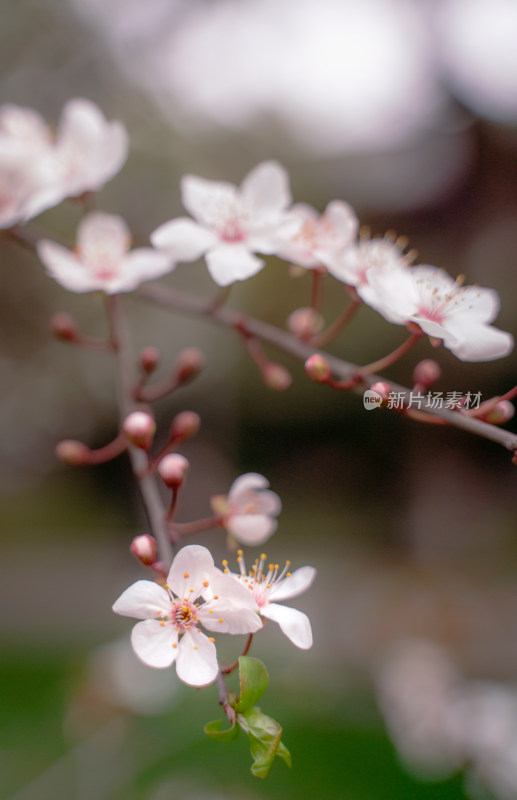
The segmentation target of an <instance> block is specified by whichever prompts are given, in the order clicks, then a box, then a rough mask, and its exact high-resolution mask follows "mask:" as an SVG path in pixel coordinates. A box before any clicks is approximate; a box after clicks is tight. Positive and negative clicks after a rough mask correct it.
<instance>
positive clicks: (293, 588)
mask: <svg viewBox="0 0 517 800" xmlns="http://www.w3.org/2000/svg"><path fill="white" fill-rule="evenodd" d="M315 577H316V569H315V568H314V567H300V568H299V569H297V570H295V571H294V572H293V574H292V575H290V576H289V577H288V578H284V580H282V581H279V582H278V583H276V584H274V586H273V588H272V589H271V591H270V592H269V593H268V599H269V600H289V599H290V598H292V597H297V596H298V595H299V594H301V593H302V592H305V591H306V590H307V589H308V588H309V587H310V586H312V583H313V581H314V578H315Z"/></svg>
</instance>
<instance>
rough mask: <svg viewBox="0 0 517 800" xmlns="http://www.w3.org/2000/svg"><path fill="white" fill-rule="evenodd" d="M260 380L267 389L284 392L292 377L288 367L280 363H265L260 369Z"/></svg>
mask: <svg viewBox="0 0 517 800" xmlns="http://www.w3.org/2000/svg"><path fill="white" fill-rule="evenodd" d="M262 380H263V381H264V383H265V385H266V386H267V387H268V388H269V389H273V391H275V392H285V390H286V389H289V387H290V385H291V383H292V382H293V378H292V375H291V373H290V372H289V370H288V369H286V368H285V367H284V366H282V364H273V363H269V364H267V365H266V366H265V367H264V369H263V370H262Z"/></svg>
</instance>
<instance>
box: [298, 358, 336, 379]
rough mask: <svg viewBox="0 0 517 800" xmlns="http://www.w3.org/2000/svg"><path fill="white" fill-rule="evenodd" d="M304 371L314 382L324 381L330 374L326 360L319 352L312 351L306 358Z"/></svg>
mask: <svg viewBox="0 0 517 800" xmlns="http://www.w3.org/2000/svg"><path fill="white" fill-rule="evenodd" d="M305 373H306V375H307V377H308V378H310V379H311V381H315V383H326V382H327V381H328V380H329V378H330V376H331V375H332V372H331V369H330V366H329V363H328V361H327V360H326V359H325V358H323V356H321V355H320V354H319V353H314V355H312V356H310V357H309V358H308V359H307V361H306V362H305Z"/></svg>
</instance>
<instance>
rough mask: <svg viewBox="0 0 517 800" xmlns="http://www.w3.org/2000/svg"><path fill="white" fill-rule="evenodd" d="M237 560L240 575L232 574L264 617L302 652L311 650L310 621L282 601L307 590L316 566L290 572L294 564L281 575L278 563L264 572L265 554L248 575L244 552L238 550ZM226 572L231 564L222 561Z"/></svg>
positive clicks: (287, 563) (301, 612)
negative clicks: (277, 626) (278, 627)
mask: <svg viewBox="0 0 517 800" xmlns="http://www.w3.org/2000/svg"><path fill="white" fill-rule="evenodd" d="M237 561H238V563H239V569H240V572H239V573H231V574H232V575H233V577H234V578H235V580H237V581H238V582H239V583H241V584H243V585H244V586H246V588H247V589H248V590H249V592H250V594H251V596H252V597H253V600H254V601H255V603H256V607H257V610H258V612H259V614H260V615H261V616H262V617H266V618H267V619H271V620H273V622H278V624H279V626H280V630H281V631H282V632H283V633H285V635H286V636H287V638H288V639H290V640H291V642H292V643H293V644H295V645H296V646H297V647H300V648H301V649H302V650H308V649H309V648H310V647H312V629H311V623H310V621H309V618H308V616H307V615H306V614H304V613H303V611H298V609H296V608H290V607H289V606H282V605H279V603H278V601H279V600H290V599H291V598H293V597H298V595H299V594H302V592H305V591H306V589H308V588H309V587H310V586H311V585H312V583H313V581H314V578H315V577H316V570H315V568H314V567H300V568H299V569H297V570H296V571H295V572H293V573H291V572H288V570H289V567H290V564H291V562H290V561H286V563H285V567H284V568H283V570H282V571H280V572H279V569H280V568H279V565H278V564H269V565H268V567H267V571H266V569H265V564H266V555H265V554H262V555H261V556H260V559H258V558H257V559H256V560H255V563H254V564H253V567H252V569H251V570H250V571H249V572H248V573H247V572H246V565H245V563H244V558H243V555H242V550H239V551H238V556H237ZM223 565H224V571H225V572H226V573H229V572H230V570H229V568H228V562H227V561H223Z"/></svg>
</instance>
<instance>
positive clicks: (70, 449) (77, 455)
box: [56, 439, 90, 467]
mask: <svg viewBox="0 0 517 800" xmlns="http://www.w3.org/2000/svg"><path fill="white" fill-rule="evenodd" d="M56 456H57V458H58V459H59V460H60V461H63V463H64V464H71V465H72V466H74V467H81V466H84V464H89V463H90V448H89V447H87V446H86V445H85V444H84V443H83V442H79V441H77V440H76V439H63V440H62V441H61V442H59V443H58V445H57V447H56Z"/></svg>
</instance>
